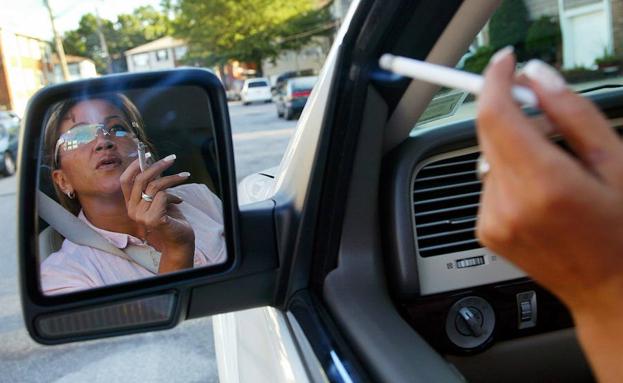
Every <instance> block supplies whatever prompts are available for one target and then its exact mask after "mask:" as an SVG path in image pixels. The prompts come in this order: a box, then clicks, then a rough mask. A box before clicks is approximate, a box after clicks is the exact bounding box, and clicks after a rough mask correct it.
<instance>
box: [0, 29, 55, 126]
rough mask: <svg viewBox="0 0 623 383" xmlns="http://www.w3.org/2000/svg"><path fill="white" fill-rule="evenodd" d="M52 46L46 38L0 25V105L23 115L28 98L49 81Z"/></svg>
mask: <svg viewBox="0 0 623 383" xmlns="http://www.w3.org/2000/svg"><path fill="white" fill-rule="evenodd" d="M50 52H51V47H50V45H49V43H48V42H46V41H45V40H42V39H39V38H36V37H32V36H27V35H24V34H19V33H15V32H12V31H10V30H8V29H5V28H0V65H1V70H0V108H1V109H5V110H13V111H14V112H16V113H17V114H18V115H19V116H22V115H23V114H24V111H25V110H26V104H27V103H28V100H29V99H30V97H31V96H32V95H33V94H34V93H35V92H36V91H37V90H39V89H40V88H42V87H44V86H45V85H47V84H48V83H49V78H50V76H51V74H50V68H51V67H50V56H51V55H50Z"/></svg>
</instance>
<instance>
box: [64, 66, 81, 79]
mask: <svg viewBox="0 0 623 383" xmlns="http://www.w3.org/2000/svg"><path fill="white" fill-rule="evenodd" d="M67 69H69V74H70V75H72V76H80V64H78V63H73V64H69V65H67Z"/></svg>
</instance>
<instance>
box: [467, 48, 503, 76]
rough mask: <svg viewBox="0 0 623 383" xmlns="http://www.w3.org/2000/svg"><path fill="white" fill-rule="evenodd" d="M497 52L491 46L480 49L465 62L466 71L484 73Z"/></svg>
mask: <svg viewBox="0 0 623 383" xmlns="http://www.w3.org/2000/svg"><path fill="white" fill-rule="evenodd" d="M493 53H495V51H494V50H493V48H492V47H491V46H488V45H486V46H483V47H479V48H478V49H477V50H476V52H474V54H473V55H472V56H471V57H469V58H468V59H466V60H465V65H464V69H465V70H466V71H468V72H472V73H482V72H483V71H484V70H485V68H486V67H487V64H488V63H489V60H490V59H491V56H493Z"/></svg>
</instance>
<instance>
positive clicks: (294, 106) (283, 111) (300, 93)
mask: <svg viewBox="0 0 623 383" xmlns="http://www.w3.org/2000/svg"><path fill="white" fill-rule="evenodd" d="M316 81H318V77H316V76H308V77H294V78H290V79H288V80H287V81H285V82H282V83H281V86H280V87H278V88H277V89H276V94H275V97H274V102H275V106H276V107H277V117H279V118H281V117H283V118H285V119H286V120H291V119H293V118H294V117H295V116H298V115H299V114H300V113H301V112H302V111H303V108H304V107H305V103H307V98H308V97H309V95H310V94H311V91H312V89H313V87H314V85H315V84H316Z"/></svg>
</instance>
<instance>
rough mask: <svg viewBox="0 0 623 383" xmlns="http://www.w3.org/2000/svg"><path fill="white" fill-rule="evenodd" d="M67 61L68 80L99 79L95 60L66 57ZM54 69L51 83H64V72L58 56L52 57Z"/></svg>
mask: <svg viewBox="0 0 623 383" xmlns="http://www.w3.org/2000/svg"><path fill="white" fill-rule="evenodd" d="M65 61H67V70H68V71H69V78H68V80H80V79H83V78H91V77H97V72H96V70H95V63H94V62H93V60H91V59H89V58H87V57H81V56H72V55H65ZM52 68H53V69H52V71H51V78H50V79H49V80H50V82H51V83H59V82H63V81H64V79H63V71H62V70H61V63H60V60H59V58H58V55H57V54H53V55H52Z"/></svg>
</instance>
